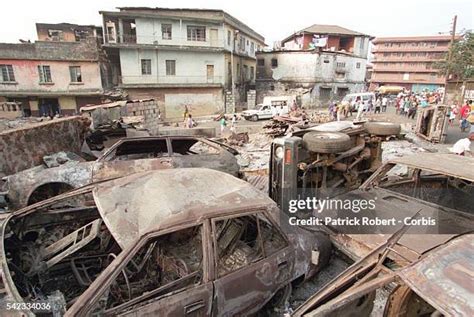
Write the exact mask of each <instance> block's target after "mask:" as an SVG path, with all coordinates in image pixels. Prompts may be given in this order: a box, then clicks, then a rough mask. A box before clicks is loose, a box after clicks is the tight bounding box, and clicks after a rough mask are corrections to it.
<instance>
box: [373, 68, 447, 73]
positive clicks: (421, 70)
mask: <svg viewBox="0 0 474 317" xmlns="http://www.w3.org/2000/svg"><path fill="white" fill-rule="evenodd" d="M372 70H373V72H374V73H377V72H381V73H384V72H387V73H389V72H394V73H437V72H438V70H437V69H434V68H425V67H417V68H413V67H374V68H373V69H372Z"/></svg>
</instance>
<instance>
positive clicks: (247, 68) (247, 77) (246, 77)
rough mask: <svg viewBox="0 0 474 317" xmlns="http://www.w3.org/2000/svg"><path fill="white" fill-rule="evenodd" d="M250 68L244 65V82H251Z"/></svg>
mask: <svg viewBox="0 0 474 317" xmlns="http://www.w3.org/2000/svg"><path fill="white" fill-rule="evenodd" d="M249 79H250V76H249V67H248V66H247V65H244V80H249Z"/></svg>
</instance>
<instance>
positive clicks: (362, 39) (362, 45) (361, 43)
mask: <svg viewBox="0 0 474 317" xmlns="http://www.w3.org/2000/svg"><path fill="white" fill-rule="evenodd" d="M364 44H365V39H364V38H361V39H360V42H359V49H360V50H361V51H363V50H364Z"/></svg>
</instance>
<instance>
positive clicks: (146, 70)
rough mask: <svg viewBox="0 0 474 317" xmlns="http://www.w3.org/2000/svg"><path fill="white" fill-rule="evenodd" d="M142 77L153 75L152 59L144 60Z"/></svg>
mask: <svg viewBox="0 0 474 317" xmlns="http://www.w3.org/2000/svg"><path fill="white" fill-rule="evenodd" d="M141 62H142V75H151V59H142V60H141Z"/></svg>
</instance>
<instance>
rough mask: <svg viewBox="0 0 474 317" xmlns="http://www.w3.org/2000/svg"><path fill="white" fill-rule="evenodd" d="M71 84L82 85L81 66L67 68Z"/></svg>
mask: <svg viewBox="0 0 474 317" xmlns="http://www.w3.org/2000/svg"><path fill="white" fill-rule="evenodd" d="M69 74H70V75H71V82H72V83H82V74H81V66H69Z"/></svg>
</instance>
